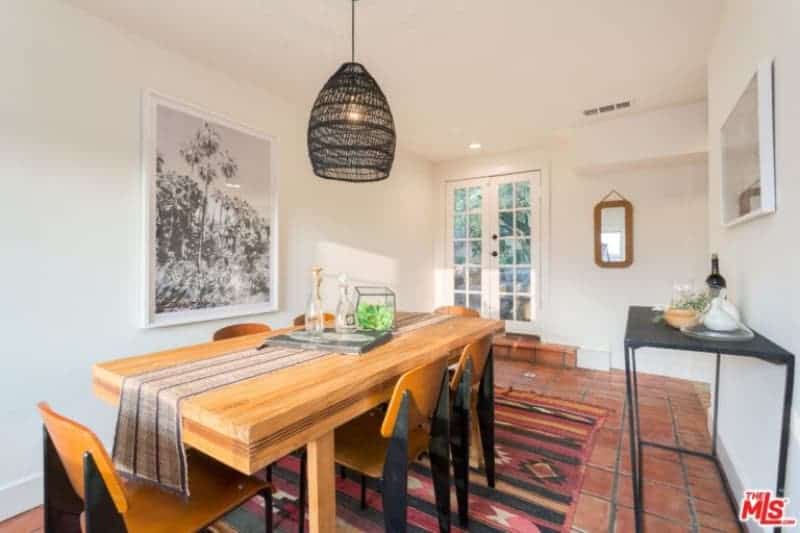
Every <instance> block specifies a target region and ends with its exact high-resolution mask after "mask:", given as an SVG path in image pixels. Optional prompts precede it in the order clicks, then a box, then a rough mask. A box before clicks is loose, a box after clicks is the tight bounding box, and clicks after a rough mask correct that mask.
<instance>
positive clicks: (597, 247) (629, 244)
mask: <svg viewBox="0 0 800 533" xmlns="http://www.w3.org/2000/svg"><path fill="white" fill-rule="evenodd" d="M612 207H624V208H625V261H612V262H604V261H603V257H602V245H601V241H600V232H601V231H602V222H603V220H602V212H603V209H606V208H612ZM594 262H595V264H597V266H599V267H600V268H627V267H629V266H631V265H632V264H633V204H631V203H630V202H629V201H628V200H608V201H602V202H600V203H598V204H597V205H595V206H594Z"/></svg>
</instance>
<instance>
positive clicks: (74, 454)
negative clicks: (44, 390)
mask: <svg viewBox="0 0 800 533" xmlns="http://www.w3.org/2000/svg"><path fill="white" fill-rule="evenodd" d="M36 407H38V409H39V414H41V415H42V420H43V421H44V425H45V428H46V429H47V434H48V435H49V436H50V440H51V441H52V443H53V446H55V448H56V451H57V452H58V456H59V458H60V459H61V463H62V464H63V465H64V470H66V473H67V477H68V478H69V481H70V483H71V484H72V488H73V489H74V490H75V493H76V494H77V495H78V496H79V497H80V498H82V499H84V501H85V498H86V496H85V491H84V486H83V479H84V477H83V475H84V474H83V456H84V454H85V453H86V452H88V453H90V454H91V455H92V459H94V462H95V464H96V465H97V470H98V471H99V472H100V475H101V476H102V477H103V481H104V482H105V484H106V488H107V489H108V493H109V494H110V495H111V499H112V500H113V501H114V505H115V506H116V507H117V511H118V512H120V513H124V512H126V511H127V510H128V501H127V499H126V497H125V489H124V488H123V486H122V482H121V480H120V478H119V476H118V475H117V471H116V470H115V469H114V464H113V463H112V462H111V458H110V457H109V456H108V452H106V449H105V447H103V443H102V442H100V439H98V438H97V435H95V434H94V433H93V432H92V430H90V429H89V428H87V427H86V426H83V425H81V424H78V423H77V422H75V421H74V420H70V419H69V418H66V417H64V416H61V415H60V414H58V413H56V412H55V411H53V410H52V409H51V408H50V406H49V405H47V403H45V402H39V403H38V404H37V406H36Z"/></svg>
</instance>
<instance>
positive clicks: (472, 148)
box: [469, 143, 481, 150]
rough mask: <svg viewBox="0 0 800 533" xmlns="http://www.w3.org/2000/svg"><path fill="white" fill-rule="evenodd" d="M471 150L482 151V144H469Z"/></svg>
mask: <svg viewBox="0 0 800 533" xmlns="http://www.w3.org/2000/svg"><path fill="white" fill-rule="evenodd" d="M469 149H470V150H480V149H481V143H470V144H469Z"/></svg>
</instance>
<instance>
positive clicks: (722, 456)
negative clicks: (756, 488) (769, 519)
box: [709, 418, 764, 533]
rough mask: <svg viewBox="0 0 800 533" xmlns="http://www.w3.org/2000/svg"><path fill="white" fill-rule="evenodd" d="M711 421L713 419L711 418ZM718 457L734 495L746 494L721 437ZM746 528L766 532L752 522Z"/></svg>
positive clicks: (746, 523)
mask: <svg viewBox="0 0 800 533" xmlns="http://www.w3.org/2000/svg"><path fill="white" fill-rule="evenodd" d="M709 420H711V419H710V418H709ZM717 457H718V458H719V462H720V465H721V466H722V470H724V471H725V477H726V478H728V485H730V487H731V491H732V492H733V495H734V496H736V497H739V496H741V495H742V494H744V490H745V489H744V485H743V484H742V479H741V478H740V477H739V474H738V473H737V472H736V468H734V466H733V462H732V461H731V458H730V456H729V455H728V451H727V450H726V449H725V444H724V443H723V442H722V438H721V437H720V436H717ZM744 528H745V530H746V531H748V533H763V531H764V530H763V529H762V528H761V527H759V526H758V525H757V524H756V523H754V522H753V521H752V520H748V521H747V522H745V523H744Z"/></svg>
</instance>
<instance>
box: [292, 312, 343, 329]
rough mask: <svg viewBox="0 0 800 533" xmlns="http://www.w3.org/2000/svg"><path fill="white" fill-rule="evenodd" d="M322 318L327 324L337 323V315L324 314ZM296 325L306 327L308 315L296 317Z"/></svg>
mask: <svg viewBox="0 0 800 533" xmlns="http://www.w3.org/2000/svg"><path fill="white" fill-rule="evenodd" d="M322 318H323V320H324V321H325V323H326V324H327V323H328V322H335V321H336V315H334V314H333V313H322ZM294 325H295V326H305V325H306V315H297V316H296V317H294Z"/></svg>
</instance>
